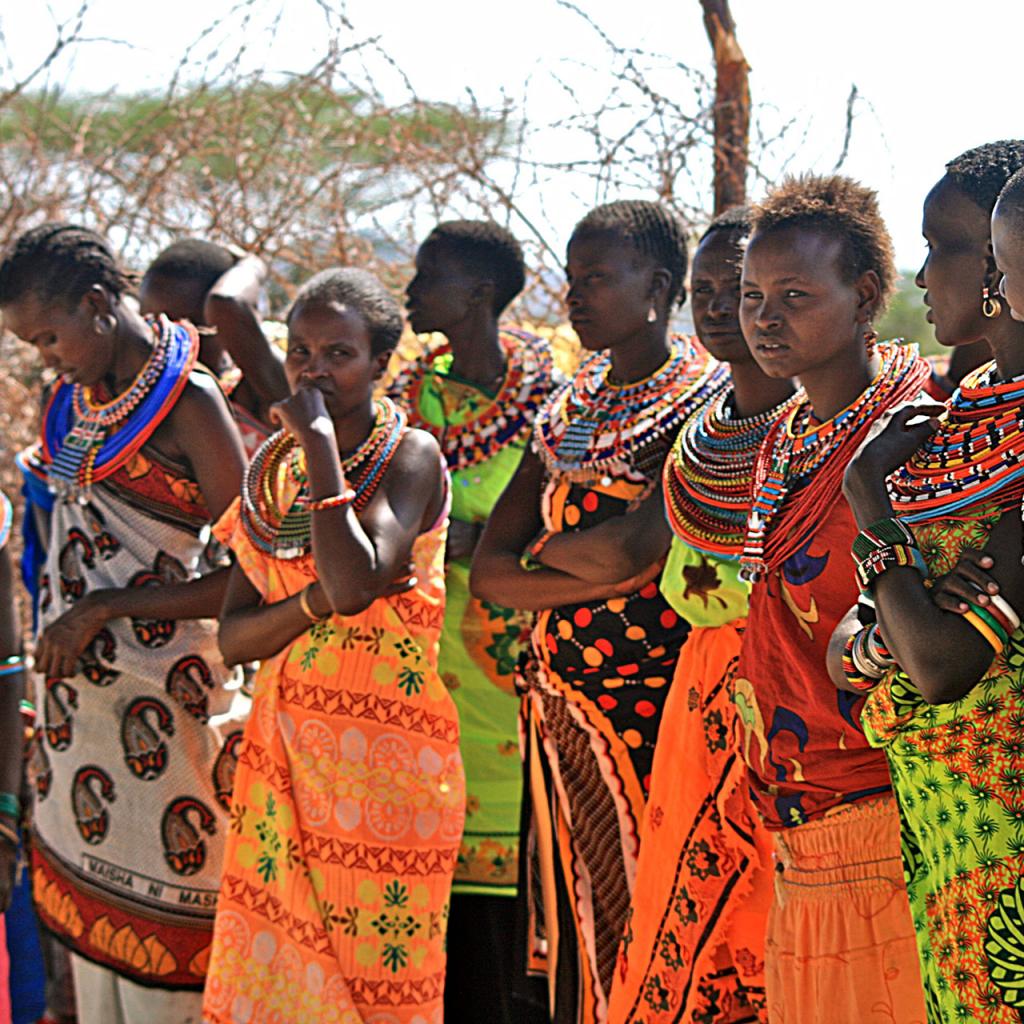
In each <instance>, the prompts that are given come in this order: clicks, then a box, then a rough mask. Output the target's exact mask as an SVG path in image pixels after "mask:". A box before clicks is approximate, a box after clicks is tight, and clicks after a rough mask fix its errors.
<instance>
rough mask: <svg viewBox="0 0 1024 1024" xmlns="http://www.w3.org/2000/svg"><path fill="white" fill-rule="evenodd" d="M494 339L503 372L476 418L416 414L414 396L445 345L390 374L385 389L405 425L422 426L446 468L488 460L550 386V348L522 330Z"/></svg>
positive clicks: (523, 424) (530, 416) (525, 422)
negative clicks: (403, 413)
mask: <svg viewBox="0 0 1024 1024" xmlns="http://www.w3.org/2000/svg"><path fill="white" fill-rule="evenodd" d="M498 340H499V341H500V343H501V347H502V349H503V351H504V353H505V359H506V363H507V366H506V370H505V376H504V379H503V380H502V382H501V387H500V388H499V389H498V393H497V394H496V395H495V396H494V397H493V398H491V399H489V400H488V401H487V403H486V405H485V406H484V407H483V408H482V409H481V410H480V412H479V414H478V415H476V416H470V417H469V418H467V419H465V420H463V421H462V422H461V423H446V424H445V425H444V426H438V425H437V424H436V423H431V422H430V421H428V420H427V419H425V418H424V417H423V415H422V414H421V413H420V398H421V396H422V393H423V388H424V386H425V385H426V383H427V381H428V380H432V379H433V378H434V377H435V375H439V373H438V370H437V369H436V368H435V363H436V361H437V359H438V357H440V356H444V355H447V354H448V353H449V352H450V351H451V347H450V346H449V345H442V346H441V347H439V348H435V349H432V350H431V351H429V352H427V353H425V354H424V355H422V356H421V357H420V358H419V359H417V360H415V361H414V362H412V363H410V364H409V365H408V366H407V367H405V368H404V369H403V370H401V371H400V372H399V373H398V375H397V376H396V377H395V381H394V383H393V384H392V386H391V388H390V389H389V391H390V394H391V395H392V397H394V399H395V400H396V401H398V402H400V403H401V404H402V406H403V407H404V408H405V409H407V410H408V414H409V425H410V426H411V427H419V428H420V429H421V430H427V431H429V432H430V433H431V434H433V435H434V436H435V437H436V438H437V439H438V440H439V441H440V443H441V449H442V451H443V452H444V457H445V461H446V462H447V464H448V469H449V470H451V471H452V472H453V473H454V472H456V471H457V470H464V469H469V468H470V467H472V466H476V465H478V464H479V463H481V462H486V461H487V460H488V459H491V458H494V456H495V455H497V454H498V452H500V451H501V450H502V449H503V448H504V447H506V446H507V445H509V444H511V443H512V442H513V441H515V440H516V439H517V438H519V437H521V436H522V435H523V434H524V433H525V432H527V431H528V430H529V429H530V427H531V426H532V424H533V421H534V417H535V416H536V415H537V410H538V409H539V408H540V407H541V405H542V404H543V402H544V399H545V398H546V397H547V395H548V392H549V391H550V389H551V374H552V361H551V351H550V350H549V348H548V347H547V345H545V344H544V343H543V342H542V341H541V340H540V339H539V338H536V337H534V335H532V334H527V333H526V332H525V331H512V330H503V331H501V333H500V334H499V335H498Z"/></svg>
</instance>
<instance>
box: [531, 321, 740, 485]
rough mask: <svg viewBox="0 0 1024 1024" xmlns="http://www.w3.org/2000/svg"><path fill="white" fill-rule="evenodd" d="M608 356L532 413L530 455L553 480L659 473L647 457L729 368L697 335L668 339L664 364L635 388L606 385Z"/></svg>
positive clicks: (589, 364) (721, 382)
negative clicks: (535, 456)
mask: <svg viewBox="0 0 1024 1024" xmlns="http://www.w3.org/2000/svg"><path fill="white" fill-rule="evenodd" d="M611 365H612V363H611V355H610V354H609V353H607V352H597V353H595V354H594V355H592V356H591V357H590V358H589V359H587V360H586V362H584V363H583V365H582V366H581V367H580V368H579V370H577V372H576V376H575V377H574V378H573V379H572V380H571V381H570V382H569V383H568V384H566V385H565V386H564V387H562V388H560V389H559V390H558V391H556V392H555V394H554V395H552V396H551V398H550V400H549V401H548V402H547V403H546V404H545V405H544V406H543V407H542V408H541V410H540V411H539V412H538V413H537V419H536V421H535V423H534V427H533V446H534V450H535V451H536V452H537V454H538V455H539V456H540V458H541V459H542V460H543V462H544V465H545V466H546V467H547V470H548V472H549V473H551V474H552V475H557V476H562V477H566V478H568V479H569V480H572V481H575V482H588V481H594V480H600V481H601V483H602V484H603V485H604V486H608V485H609V484H610V483H611V482H612V480H613V479H615V478H617V477H623V476H626V477H629V478H633V479H637V478H639V479H645V478H648V477H649V476H650V473H651V471H652V470H655V471H656V472H660V470H661V464H662V462H663V461H664V451H663V450H662V451H661V457H660V458H658V459H657V460H656V463H657V464H656V465H654V464H653V463H652V465H651V466H648V465H646V464H644V463H645V462H646V460H645V459H644V456H645V455H648V454H650V453H651V452H652V451H654V450H655V449H656V448H657V447H658V446H657V445H656V442H658V441H661V440H662V439H665V438H667V439H668V441H667V442H666V444H665V447H666V448H667V447H668V444H669V443H670V442H671V441H672V440H674V439H675V435H676V432H677V431H678V429H679V427H680V425H681V424H682V422H683V421H684V420H685V419H686V418H687V417H688V416H689V415H690V413H692V412H693V411H694V409H696V408H698V407H699V406H701V405H703V404H704V403H705V402H707V401H708V399H709V398H711V396H712V395H714V394H717V392H718V391H720V390H721V389H722V388H723V387H725V386H726V384H727V383H728V380H729V368H728V366H726V365H725V364H724V363H719V362H717V361H716V360H715V359H713V358H712V357H711V356H710V355H709V354H708V352H707V351H706V350H705V349H704V347H703V346H702V345H701V344H700V343H699V342H697V340H696V339H695V338H678V337H676V338H673V339H672V350H671V353H670V354H669V357H668V359H666V360H665V362H664V363H662V365H661V366H660V367H659V368H658V369H657V370H655V372H654V373H653V374H651V376H649V377H647V378H645V379H644V380H640V381H636V382H634V383H632V384H624V385H617V384H612V383H611V382H610V381H609V380H608V373H609V370H611Z"/></svg>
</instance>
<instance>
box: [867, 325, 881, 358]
mask: <svg viewBox="0 0 1024 1024" xmlns="http://www.w3.org/2000/svg"><path fill="white" fill-rule="evenodd" d="M877 342H878V331H876V330H875V329H874V327H872V326H871V324H868V325H867V327H866V328H865V329H864V345H865V347H866V348H867V350H868V355H874V352H875V345H876V343H877Z"/></svg>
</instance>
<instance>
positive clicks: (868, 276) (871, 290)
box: [854, 270, 882, 324]
mask: <svg viewBox="0 0 1024 1024" xmlns="http://www.w3.org/2000/svg"><path fill="white" fill-rule="evenodd" d="M854 288H856V290H857V322H858V323H860V324H869V323H871V321H872V320H874V318H875V316H876V314H877V313H878V307H879V306H881V304H882V282H881V281H880V280H879V278H878V274H877V273H876V272H875V271H874V270H865V271H864V273H863V274H861V275H860V277H858V278H857V281H856V283H855V284H854Z"/></svg>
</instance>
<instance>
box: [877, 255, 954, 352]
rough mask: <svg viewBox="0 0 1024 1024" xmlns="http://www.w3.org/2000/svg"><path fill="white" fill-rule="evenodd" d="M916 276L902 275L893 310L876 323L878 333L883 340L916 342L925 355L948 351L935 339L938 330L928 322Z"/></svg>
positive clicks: (894, 298) (887, 311) (889, 309)
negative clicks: (897, 339)
mask: <svg viewBox="0 0 1024 1024" xmlns="http://www.w3.org/2000/svg"><path fill="white" fill-rule="evenodd" d="M914 276H915V274H914V271H912V270H904V271H903V272H902V273H901V274H900V279H899V283H898V286H897V290H896V292H895V294H894V295H893V297H892V301H891V302H890V303H889V308H888V309H887V310H886V312H885V316H883V317H882V319H881V320H879V321H878V323H877V324H875V330H876V331H878V336H879V337H880V338H883V339H884V338H904V339H905V340H907V341H916V342H917V343H918V345H920V346H921V352H922V353H923V354H924V355H926V356H929V355H935V354H936V353H938V352H942V351H944V349H943V347H942V346H941V345H940V344H939V343H938V342H937V341H936V340H935V331H934V329H933V328H932V325H931V324H930V323H928V321H927V320H926V319H925V312H926V309H925V304H924V298H923V296H924V292H922V291H921V289H920V288H918V287H917V285H916V284H914Z"/></svg>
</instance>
